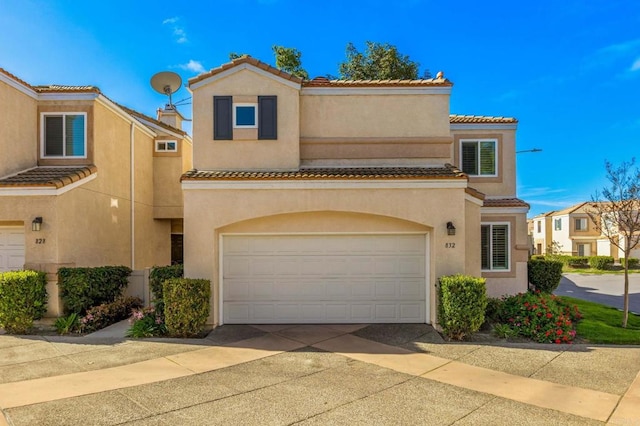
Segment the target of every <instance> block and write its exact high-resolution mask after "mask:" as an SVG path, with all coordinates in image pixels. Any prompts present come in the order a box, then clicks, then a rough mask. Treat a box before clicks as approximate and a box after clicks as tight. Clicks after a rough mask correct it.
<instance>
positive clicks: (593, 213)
mask: <svg viewBox="0 0 640 426" xmlns="http://www.w3.org/2000/svg"><path fill="white" fill-rule="evenodd" d="M605 169H606V171H607V180H608V181H609V182H610V183H611V186H609V187H605V188H603V189H602V193H600V192H598V191H596V193H595V195H594V196H593V197H591V200H592V203H591V204H590V205H589V206H588V207H587V209H586V212H587V214H588V215H589V218H590V219H591V220H592V221H593V223H595V228H596V230H597V231H599V232H600V233H601V234H602V235H604V236H605V237H606V238H607V239H608V240H609V241H610V242H611V244H613V245H614V246H616V247H618V248H619V249H620V250H622V252H623V253H624V258H625V260H627V259H629V255H630V254H631V250H633V249H634V248H636V247H638V245H640V169H639V168H638V167H635V158H632V159H631V161H629V162H627V161H623V162H622V163H621V164H620V165H619V166H618V167H615V166H613V165H612V164H611V163H610V162H609V161H605ZM628 318H629V262H628V261H626V262H624V309H623V318H622V327H623V328H626V327H627V320H628Z"/></svg>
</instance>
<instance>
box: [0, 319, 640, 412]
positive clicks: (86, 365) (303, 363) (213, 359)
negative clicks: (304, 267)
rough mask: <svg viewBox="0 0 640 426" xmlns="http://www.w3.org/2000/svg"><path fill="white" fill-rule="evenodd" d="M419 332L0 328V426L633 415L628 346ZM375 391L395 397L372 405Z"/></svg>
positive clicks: (638, 403)
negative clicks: (444, 337) (454, 339)
mask: <svg viewBox="0 0 640 426" xmlns="http://www.w3.org/2000/svg"><path fill="white" fill-rule="evenodd" d="M412 327H413V328H412ZM429 329H430V328H429V327H428V326H425V325H414V326H411V325H406V326H380V325H372V326H364V325H317V326H315V325H300V326H292V325H282V326H253V327H251V326H224V327H221V328H219V329H217V330H214V332H212V333H211V335H210V336H209V338H208V339H200V340H191V341H190V340H172V339H163V340H162V341H151V340H145V341H124V340H122V339H120V340H119V341H117V342H114V341H113V339H115V338H116V337H117V333H115V332H113V333H111V334H110V333H109V332H105V333H102V334H101V335H97V336H93V338H92V339H85V338H75V340H73V338H71V339H70V338H66V339H64V338H49V339H45V338H40V337H36V336H30V337H23V338H21V337H13V336H0V373H2V374H1V375H0V407H1V408H2V411H3V413H4V415H5V416H6V424H9V425H23V424H24V425H27V424H28V425H39V424H42V425H47V424H52V425H53V424H56V425H59V424H75V423H76V422H77V421H80V420H81V422H82V423H83V424H128V423H129V422H131V424H133V423H134V422H135V424H136V425H138V424H214V423H215V424H219V421H218V420H220V419H222V417H219V416H221V415H223V414H224V415H226V416H228V419H227V423H229V424H293V423H299V422H303V423H308V424H316V423H317V424H326V423H334V424H341V423H342V424H358V423H359V422H358V421H356V419H358V418H360V417H359V416H361V415H362V410H363V409H364V408H365V407H367V410H368V416H369V417H363V418H362V419H363V422H362V423H363V424H372V423H376V422H367V421H365V420H369V421H371V419H372V418H379V419H382V420H381V421H380V422H378V424H395V423H397V424H411V423H415V424H513V423H512V422H511V421H509V420H508V419H509V418H512V419H520V420H519V424H604V423H605V422H608V424H627V425H632V424H640V373H639V372H640V348H637V347H634V348H608V347H591V346H578V345H576V346H563V347H559V346H549V345H533V344H527V345H505V346H492V345H478V344H455V343H444V342H442V341H439V339H438V336H437V334H435V333H432V332H429ZM105 339H107V340H109V339H111V342H110V343H105V341H106V340H105ZM318 351H320V352H318ZM285 360H286V363H285ZM348 360H350V361H348ZM345 361H347V362H346V364H345ZM281 364H282V365H281ZM284 365H286V368H283V366H284ZM74 367H75V368H74ZM247 369H248V370H249V371H250V373H247ZM21 370H24V371H23V373H22V374H20V373H19V371H21ZM10 372H11V373H10ZM265 374H267V375H269V374H271V375H272V377H269V378H268V380H267V381H266V382H265V377H264V375H265ZM320 376H322V377H323V378H322V380H321V381H319V382H317V381H315V380H314V379H313V377H317V378H319V377H320ZM254 382H255V383H254ZM438 384H439V385H438ZM158 386H161V387H162V391H159V390H158ZM292 388H293V389H296V391H295V392H293V394H291V395H290V398H288V397H286V394H287V392H290V391H291V389H292ZM178 390H180V392H179V393H178V392H177V391H178ZM323 390H326V392H324V393H323ZM434 390H438V391H437V392H435V391H434ZM220 392H222V394H221V395H217V393H220ZM283 392H284V394H283ZM300 394H305V395H306V399H305V400H304V403H301V402H300V401H298V399H299V396H300ZM141 395H148V396H146V398H151V399H148V400H144V398H143V399H141ZM259 395H263V396H264V398H263V399H260V398H259V400H256V398H258V396H259ZM354 395H355V396H354ZM383 395H385V398H383V399H384V400H385V401H388V400H389V398H391V399H393V398H396V399H398V404H400V405H396V406H393V405H392V406H389V405H387V404H383V403H380V404H373V405H372V404H371V402H372V401H378V402H380V399H381V398H382V396H383ZM452 395H458V396H457V397H453V399H452ZM185 396H188V398H185ZM151 400H153V401H154V402H153V404H150V401H151ZM266 400H268V401H271V402H270V403H269V404H267V405H268V406H271V405H273V406H277V407H279V408H280V409H279V410H276V412H273V410H271V408H269V407H265V406H263V405H262V404H264V401H266ZM98 401H99V402H98ZM194 401H202V402H198V403H195V404H194ZM296 401H298V402H296ZM320 401H324V404H322V405H321V406H318V404H319V402H320ZM316 402H317V404H314V403H316ZM427 402H429V404H430V405H429V406H430V407H431V409H430V411H429V412H425V411H424V409H425V406H424V403H427ZM300 404H302V405H300ZM97 406H98V407H102V408H101V409H100V410H98V411H97V412H96V407H97ZM209 406H211V407H214V406H215V407H217V409H216V410H209V409H208V407H209ZM307 406H309V407H308V408H304V407H307ZM398 406H402V407H403V409H402V410H401V412H400V411H398ZM154 407H155V408H154ZM157 407H160V408H157ZM249 407H251V408H249ZM261 407H262V408H261ZM445 408H446V409H445ZM219 410H223V411H224V412H220V411H219ZM443 410H444V411H443ZM505 410H508V413H507V412H506V411H505ZM213 412H215V414H213ZM54 413H55V414H54ZM92 413H93V415H94V416H95V417H94V416H92V415H91V414H92ZM97 413H100V414H97ZM256 413H260V416H259V417H257V418H255V419H253V420H251V419H252V417H251V416H252V415H253V416H255V415H256ZM434 413H435V414H437V415H436V417H435V418H433V419H432V417H430V416H432V415H434ZM532 413H533V414H532ZM125 414H126V415H125ZM532 415H533V417H532V419H533V420H535V421H533V422H527V421H525V420H526V419H527V418H529V417H531V416H532ZM216 416H218V417H216ZM371 416H373V417H371ZM496 416H497V417H496ZM225 418H226V417H225ZM74 419H75V420H74ZM214 419H217V420H215V421H214ZM430 419H432V420H433V422H431V421H430ZM3 421H5V420H4V419H3V418H2V416H0V425H3Z"/></svg>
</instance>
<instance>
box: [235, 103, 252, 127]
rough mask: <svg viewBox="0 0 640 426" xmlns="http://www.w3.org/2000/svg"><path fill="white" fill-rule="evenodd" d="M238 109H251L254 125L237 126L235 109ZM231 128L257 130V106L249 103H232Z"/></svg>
mask: <svg viewBox="0 0 640 426" xmlns="http://www.w3.org/2000/svg"><path fill="white" fill-rule="evenodd" d="M238 107H253V113H254V120H253V122H254V123H255V124H253V125H239V124H236V109H237V108H238ZM233 128H234V129H257V128H258V104H257V103H250V102H242V103H240V102H239V103H234V104H233Z"/></svg>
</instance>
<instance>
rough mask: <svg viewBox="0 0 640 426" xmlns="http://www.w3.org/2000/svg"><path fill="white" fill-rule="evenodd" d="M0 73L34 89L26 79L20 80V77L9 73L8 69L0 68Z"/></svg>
mask: <svg viewBox="0 0 640 426" xmlns="http://www.w3.org/2000/svg"><path fill="white" fill-rule="evenodd" d="M0 73H2V74H4V75H6V76H7V77H9V78H10V79H12V80H15V81H17V82H18V83H20V84H22V85H23V86H26V87H28V88H29V89H32V90H36V89H35V88H34V87H33V86H32V85H30V84H29V83H27V82H26V81H24V80H22V79H21V78H19V77H16V76H15V75H13V74H11V73H10V72H9V71H7V70H5V69H4V68H0Z"/></svg>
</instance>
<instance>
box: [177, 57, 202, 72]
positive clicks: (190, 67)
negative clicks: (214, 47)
mask: <svg viewBox="0 0 640 426" xmlns="http://www.w3.org/2000/svg"><path fill="white" fill-rule="evenodd" d="M178 67H180V68H182V69H183V70H187V71H193V72H195V73H198V74H200V73H203V72H205V71H206V70H205V69H204V67H203V66H202V64H201V63H200V62H199V61H194V60H193V59H190V60H189V62H187V63H186V64H180V65H178Z"/></svg>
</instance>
